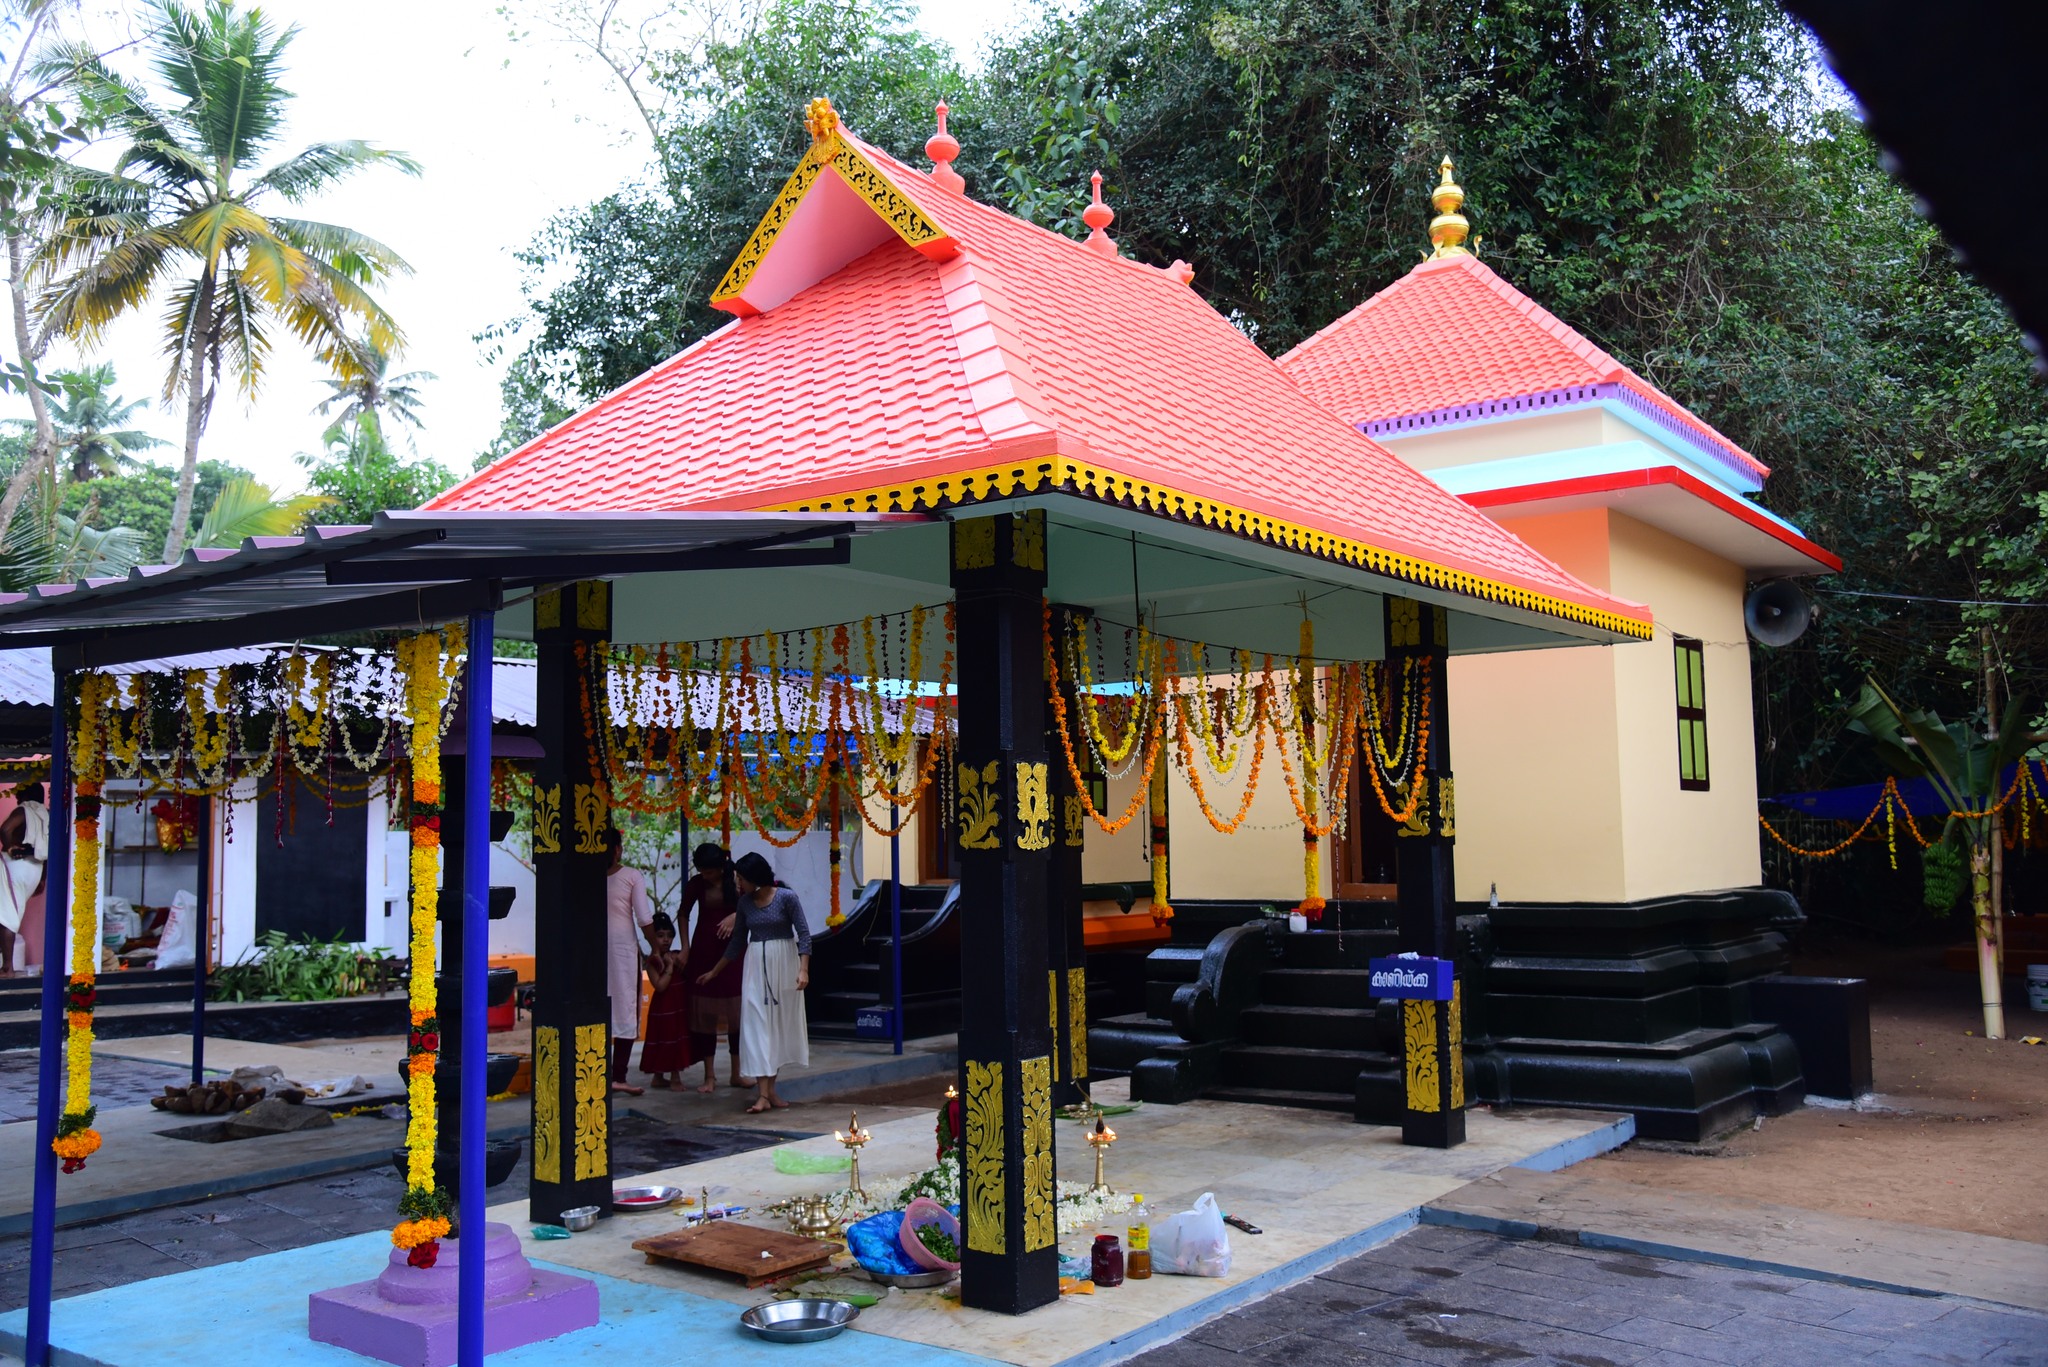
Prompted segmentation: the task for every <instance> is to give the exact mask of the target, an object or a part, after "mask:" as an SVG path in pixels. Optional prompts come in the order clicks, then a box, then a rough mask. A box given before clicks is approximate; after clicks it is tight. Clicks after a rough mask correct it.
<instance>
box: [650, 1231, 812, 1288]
mask: <svg viewBox="0 0 2048 1367" xmlns="http://www.w3.org/2000/svg"><path fill="white" fill-rule="evenodd" d="M633 1247H634V1249H635V1250H636V1251H638V1252H641V1253H644V1254H646V1255H647V1261H648V1262H650V1263H653V1262H671V1263H679V1264H681V1265H682V1266H684V1267H695V1268H701V1269H703V1270H704V1271H707V1272H723V1273H727V1274H729V1275H732V1276H736V1277H739V1278H741V1279H742V1280H744V1281H745V1282H746V1284H747V1286H748V1287H749V1288H752V1287H757V1286H761V1285H763V1284H765V1283H767V1282H771V1281H774V1280H775V1279H776V1278H778V1277H786V1276H788V1275H789V1274H791V1273H793V1272H808V1271H810V1270H811V1269H813V1268H817V1267H823V1266H824V1265H825V1264H827V1263H829V1262H831V1261H832V1255H833V1254H835V1253H837V1252H839V1251H840V1249H841V1248H842V1247H844V1245H842V1244H839V1243H834V1242H826V1241H822V1240H818V1239H806V1238H804V1237H802V1236H801V1235H796V1234H788V1233H784V1232H783V1231H782V1230H779V1229H762V1228H761V1227H760V1226H758V1225H743V1224H739V1223H736V1222H734V1221H731V1220H712V1221H709V1222H708V1223H705V1224H699V1225H692V1226H691V1227H690V1228H688V1229H681V1230H677V1231H675V1232H674V1233H671V1234H657V1235H655V1236H653V1237H652V1238H647V1239H636V1240H634V1242H633Z"/></svg>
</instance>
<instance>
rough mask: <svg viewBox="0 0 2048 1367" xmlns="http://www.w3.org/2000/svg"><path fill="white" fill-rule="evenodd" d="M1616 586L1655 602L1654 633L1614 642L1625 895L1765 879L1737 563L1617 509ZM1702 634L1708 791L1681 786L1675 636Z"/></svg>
mask: <svg viewBox="0 0 2048 1367" xmlns="http://www.w3.org/2000/svg"><path fill="white" fill-rule="evenodd" d="M1612 523H1613V536H1612V545H1613V556H1614V561H1613V563H1614V584H1613V588H1614V592H1615V593H1617V594H1619V595H1620V596H1622V597H1624V598H1633V599H1635V600H1637V601H1638V602H1644V603H1649V604H1650V605H1651V606H1652V607H1653V608H1654V609H1655V611H1656V615H1657V634H1656V637H1655V639H1653V640H1649V641H1643V642H1638V643H1635V644H1632V645H1625V646H1611V647H1607V648H1606V649H1605V650H1604V652H1603V653H1605V654H1607V655H1609V656H1610V657H1611V658H1612V659H1613V662H1614V675H1615V695H1616V698H1617V700H1618V704H1619V706H1618V708H1617V710H1616V713H1615V726H1616V731H1617V734H1618V736H1619V739H1620V753H1621V791H1622V794H1623V807H1622V810H1623V817H1624V822H1625V830H1624V839H1623V850H1624V852H1625V855H1626V860H1627V873H1626V878H1625V880H1624V881H1625V886H1626V889H1627V891H1626V894H1625V895H1626V897H1627V899H1628V900H1630V901H1634V900H1637V899H1639V898H1645V897H1664V896H1668V895H1670V894H1673V893H1680V892H1702V891H1708V890H1712V889H1717V888H1736V887H1750V886H1753V885H1755V884H1756V883H1758V882H1759V881H1761V880H1762V877H1763V868H1762V858H1761V854H1760V851H1759V848H1758V845H1757V827H1756V740H1755V730H1754V725H1753V722H1752V715H1753V714H1752V713H1751V710H1750V692H1749V637H1748V635H1747V634H1746V633H1745V631H1744V629H1743V622H1742V595H1743V590H1744V588H1745V586H1746V582H1747V581H1746V577H1745V575H1744V573H1743V571H1742V570H1741V568H1740V567H1738V566H1736V565H1733V564H1730V563H1729V562H1727V561H1725V560H1722V559H1721V558H1719V557H1718V556H1714V555H1710V554H1708V553H1707V552H1705V551H1703V550H1700V549H1699V548H1698V547H1696V546H1693V545H1691V544H1689V543H1687V542H1684V541H1681V540H1679V539H1678V538H1676V537H1674V536H1670V535H1668V534H1667V533H1665V532H1662V531H1659V530H1657V529H1656V528H1654V527H1649V526H1645V525H1644V524H1642V523H1640V522H1637V521H1635V520H1634V519H1632V518H1629V517H1624V516H1622V515H1620V514H1615V515H1614V516H1613V519H1612ZM1674 633H1676V634H1678V635H1683V636H1692V637H1695V638H1697V639H1699V640H1700V641H1702V642H1703V643H1705V659H1706V671H1707V774H1708V782H1709V785H1710V786H1709V788H1708V790H1707V791H1706V792H1685V791H1681V790H1680V788H1679V786H1678V734H1677V705H1678V699H1677V683H1676V670H1675V660H1674V655H1673V646H1672V639H1671V638H1672V635H1673V634H1674Z"/></svg>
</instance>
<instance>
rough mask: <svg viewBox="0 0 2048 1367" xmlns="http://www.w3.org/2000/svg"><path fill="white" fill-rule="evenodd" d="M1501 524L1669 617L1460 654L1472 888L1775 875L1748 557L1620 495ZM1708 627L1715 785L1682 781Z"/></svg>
mask: <svg viewBox="0 0 2048 1367" xmlns="http://www.w3.org/2000/svg"><path fill="white" fill-rule="evenodd" d="M1502 525H1503V526H1505V527H1507V528H1508V529H1509V530H1510V531H1512V532H1514V533H1515V534H1516V535H1518V536H1520V537H1522V538H1523V539H1524V540H1526V541H1528V542H1529V543H1530V545H1532V546H1534V547H1535V548H1536V549H1537V550H1538V551H1541V552H1542V553H1543V554H1544V555H1546V556H1548V557H1550V558H1551V559H1552V560H1554V561H1556V562H1557V563H1558V564H1559V565H1561V566H1563V567H1564V568H1565V569H1567V570H1569V571H1570V572H1571V573H1573V574H1575V575H1577V576H1578V577H1579V578H1581V579H1583V580H1585V581H1586V582H1587V583H1589V584H1592V585H1594V586H1595V587H1597V588H1601V589H1605V590H1608V591H1609V592H1612V593H1613V594H1614V595H1615V596H1617V597H1620V598H1626V599H1632V600H1634V601H1636V602H1640V603H1648V604H1649V605H1650V607H1651V609H1652V611H1653V612H1654V613H1655V615H1656V622H1657V633H1656V636H1655V637H1654V638H1653V639H1651V640H1649V641H1641V642H1635V643H1632V644H1629V645H1619V646H1578V647H1569V648H1563V649H1557V650H1538V651H1524V652H1517V653H1512V654H1505V655H1467V656H1459V657H1457V658H1455V659H1453V660H1452V661H1451V663H1450V677H1451V763H1452V768H1453V771H1454V772H1455V773H1456V774H1457V778H1458V845H1457V856H1456V866H1457V877H1458V893H1457V895H1458V897H1459V899H1460V900H1468V901H1483V900H1484V899H1485V898H1486V896H1487V892H1488V890H1489V888H1490V887H1491V886H1493V885H1496V884H1497V885H1498V886H1499V889H1500V895H1501V899H1502V900H1503V901H1523V902H1562V901H1597V902H1632V901H1637V900H1640V899H1643V898H1649V897H1663V896H1668V895H1671V894H1674V893H1681V892H1706V891H1712V890H1714V889H1719V888H1732V887H1747V886H1752V885H1754V884H1756V883H1757V882H1758V881H1759V880H1760V879H1761V877H1762V870H1761V867H1760V862H1759V855H1758V849H1757V839H1756V753H1755V740H1754V735H1753V732H1752V729H1751V722H1750V694H1749V649H1748V638H1747V637H1746V636H1745V635H1744V632H1743V625H1742V595H1743V589H1744V587H1745V582H1746V580H1745V576H1744V574H1743V571H1742V570H1741V568H1739V567H1738V566H1736V565H1733V564H1730V563H1729V562H1728V561H1725V560H1722V559H1720V558H1719V557H1717V556H1714V555H1710V554H1708V553H1707V552H1705V551H1703V550H1700V549H1699V548H1698V547H1696V546H1693V545H1691V544H1689V543H1687V542H1684V541H1681V540H1679V539H1678V538H1676V537H1673V536H1670V535H1668V534H1666V533H1664V532H1661V531H1658V530H1657V529H1655V528H1653V527H1649V526H1646V525H1644V524H1643V523H1640V522H1637V521H1635V520H1634V519H1633V518H1630V517H1626V516H1624V515H1622V514H1620V513H1616V512H1613V511H1611V510H1608V509H1605V508H1594V509H1587V510H1583V511H1578V512H1570V513H1558V514H1552V515H1548V516H1538V517H1521V518H1504V519H1502ZM1674 633H1676V634H1678V635H1683V636H1692V637H1696V638H1698V639H1699V640H1701V641H1702V642H1705V643H1706V652H1705V658H1706V670H1707V746H1708V766H1709V767H1708V774H1709V781H1710V785H1711V786H1710V788H1709V790H1708V791H1706V792H1685V791H1681V790H1680V788H1679V786H1678V723H1677V706H1678V698H1677V685H1676V676H1675V672H1674V663H1675V662H1674V658H1673V646H1672V636H1673V634H1674Z"/></svg>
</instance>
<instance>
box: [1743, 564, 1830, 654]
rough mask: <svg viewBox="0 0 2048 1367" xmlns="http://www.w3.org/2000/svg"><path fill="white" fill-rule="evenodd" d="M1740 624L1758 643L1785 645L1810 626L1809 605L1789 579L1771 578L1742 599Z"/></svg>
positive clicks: (1803, 595)
mask: <svg viewBox="0 0 2048 1367" xmlns="http://www.w3.org/2000/svg"><path fill="white" fill-rule="evenodd" d="M1742 621H1743V625H1745V626H1747V627H1748V628H1749V634H1750V635H1751V636H1752V637H1753V638H1755V639H1756V641H1757V642H1758V643H1759V644H1762V645H1767V646H1789V645H1791V644H1792V643H1793V642H1794V641H1796V640H1798V639H1799V638H1800V637H1801V636H1804V635H1805V634H1806V628H1807V627H1809V626H1811V625H1812V624H1813V604H1812V602H1811V601H1809V600H1808V598H1807V596H1806V594H1805V592H1804V591H1802V590H1801V589H1800V587H1799V585H1797V584H1795V583H1793V582H1792V581H1791V580H1790V579H1772V580H1769V581H1767V582H1765V583H1762V584H1758V585H1757V586H1756V587H1755V588H1753V589H1751V590H1750V591H1749V597H1747V598H1745V599H1743V600H1742Z"/></svg>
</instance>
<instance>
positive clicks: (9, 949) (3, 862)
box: [0, 783, 50, 975]
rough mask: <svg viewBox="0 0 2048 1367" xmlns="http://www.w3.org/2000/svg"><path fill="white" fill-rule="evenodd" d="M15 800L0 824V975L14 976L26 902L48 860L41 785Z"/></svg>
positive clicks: (45, 807)
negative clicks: (16, 942) (17, 938)
mask: <svg viewBox="0 0 2048 1367" xmlns="http://www.w3.org/2000/svg"><path fill="white" fill-rule="evenodd" d="M16 796H17V799H18V801H17V803H16V806H15V808H14V810H13V811H11V812H9V813H8V814H7V819H6V820H5V821H0V975H4V974H9V973H12V972H14V943H15V939H16V937H17V935H18V934H19V933H20V931H21V923H22V919H23V918H24V917H25V916H27V915H28V904H29V899H31V898H32V897H34V896H35V895H36V893H37V892H38V891H40V890H41V888H42V886H43V866H44V864H45V862H46V861H47V860H48V859H49V857H50V809H49V806H48V805H47V804H46V803H45V801H44V795H43V785H42V784H40V783H31V784H29V785H28V786H27V787H26V788H23V789H22V790H21V791H20V792H19V793H18V794H17V795H16Z"/></svg>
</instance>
